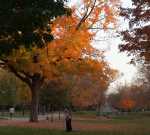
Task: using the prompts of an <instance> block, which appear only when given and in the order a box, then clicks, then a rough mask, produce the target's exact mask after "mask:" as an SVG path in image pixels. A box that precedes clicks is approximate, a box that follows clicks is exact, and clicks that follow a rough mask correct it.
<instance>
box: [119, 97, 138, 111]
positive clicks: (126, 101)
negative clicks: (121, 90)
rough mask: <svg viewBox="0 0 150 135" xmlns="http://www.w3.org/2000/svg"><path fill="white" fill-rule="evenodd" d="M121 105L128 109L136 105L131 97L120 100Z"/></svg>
mask: <svg viewBox="0 0 150 135" xmlns="http://www.w3.org/2000/svg"><path fill="white" fill-rule="evenodd" d="M120 106H121V107H122V108H123V109H125V110H126V111H128V110H131V109H133V108H134V107H135V101H134V100H133V99H130V98H127V99H123V100H121V101H120Z"/></svg>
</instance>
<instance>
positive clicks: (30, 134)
mask: <svg viewBox="0 0 150 135" xmlns="http://www.w3.org/2000/svg"><path fill="white" fill-rule="evenodd" d="M149 134H150V132H146V131H141V132H139V131H129V130H128V131H124V130H122V131H121V130H118V131H115V130H114V131H90V132H87V131H73V132H70V133H66V132H65V131H62V130H48V129H32V128H17V127H0V135H149Z"/></svg>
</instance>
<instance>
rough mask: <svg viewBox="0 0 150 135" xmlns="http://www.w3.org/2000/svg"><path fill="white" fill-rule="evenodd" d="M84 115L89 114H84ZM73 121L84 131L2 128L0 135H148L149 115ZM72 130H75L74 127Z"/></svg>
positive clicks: (141, 114) (78, 129) (149, 133)
mask: <svg viewBox="0 0 150 135" xmlns="http://www.w3.org/2000/svg"><path fill="white" fill-rule="evenodd" d="M90 114H91V112H90ZM83 115H84V114H81V115H79V114H77V117H79V116H80V117H81V118H82V116H83ZM85 115H86V116H87V115H89V114H87V113H85ZM86 118H87V117H86ZM75 121H76V123H79V124H81V125H82V126H84V127H85V128H84V129H85V130H82V128H81V129H80V128H77V131H73V132H71V133H66V132H65V131H63V130H62V129H57V128H56V129H55V130H50V129H39V128H34V129H33V128H21V127H10V126H5V127H4V126H3V127H0V135H150V113H130V114H126V115H119V116H112V117H111V118H110V119H99V118H96V119H88V118H87V119H81V120H80V119H78V120H75ZM0 122H1V121H0ZM96 126H98V130H95V128H94V130H89V128H92V127H96ZM99 127H100V128H99ZM103 127H108V128H103ZM73 129H75V127H74V126H73Z"/></svg>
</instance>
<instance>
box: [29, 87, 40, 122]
mask: <svg viewBox="0 0 150 135" xmlns="http://www.w3.org/2000/svg"><path fill="white" fill-rule="evenodd" d="M31 96H32V99H31V108H30V109H31V110H30V111H31V112H30V113H31V114H30V122H38V107H39V90H38V88H37V89H36V88H35V87H34V88H32V89H31Z"/></svg>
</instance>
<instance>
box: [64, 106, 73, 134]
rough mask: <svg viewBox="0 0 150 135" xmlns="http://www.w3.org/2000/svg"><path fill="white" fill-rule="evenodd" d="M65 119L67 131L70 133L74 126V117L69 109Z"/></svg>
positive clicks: (66, 110)
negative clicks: (72, 120)
mask: <svg viewBox="0 0 150 135" xmlns="http://www.w3.org/2000/svg"><path fill="white" fill-rule="evenodd" d="M64 117H65V128H66V131H67V132H70V131H72V124H71V119H72V115H71V111H70V110H69V109H67V108H66V109H65V111H64Z"/></svg>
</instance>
